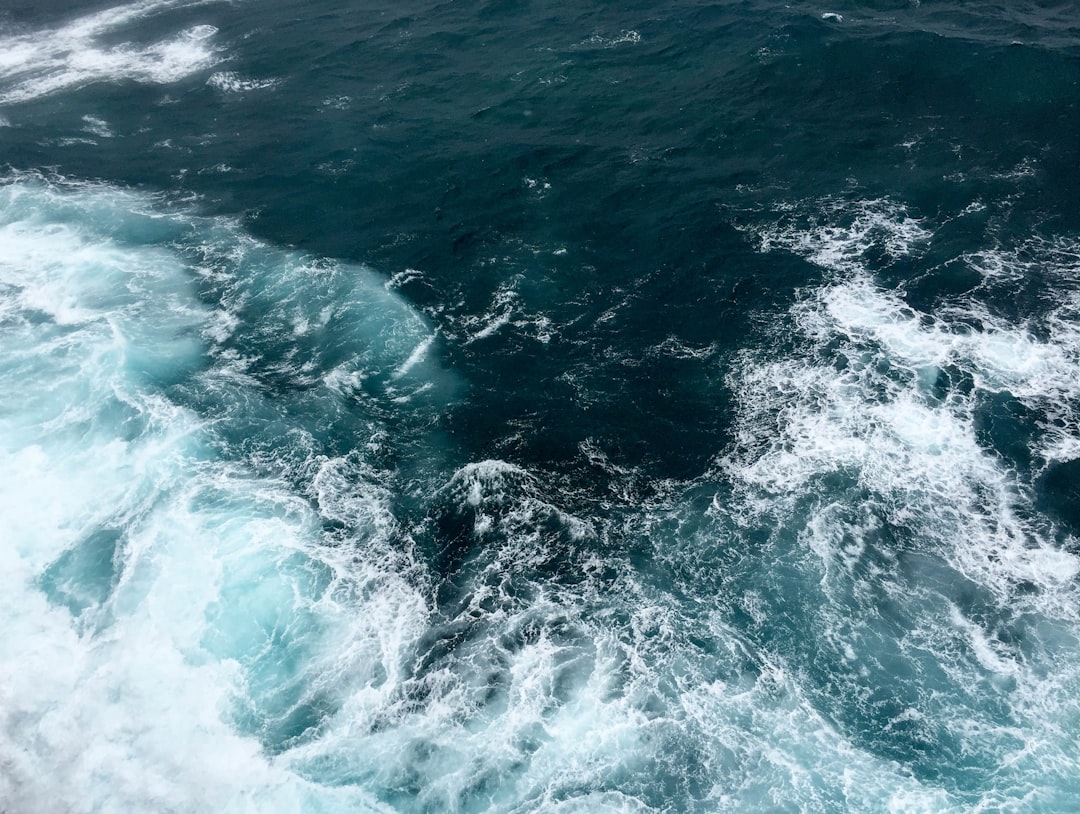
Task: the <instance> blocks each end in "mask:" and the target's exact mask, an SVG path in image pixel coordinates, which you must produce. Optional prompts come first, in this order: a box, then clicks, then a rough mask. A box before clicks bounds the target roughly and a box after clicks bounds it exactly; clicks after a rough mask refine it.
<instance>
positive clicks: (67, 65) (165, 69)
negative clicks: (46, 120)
mask: <svg viewBox="0 0 1080 814" xmlns="http://www.w3.org/2000/svg"><path fill="white" fill-rule="evenodd" d="M204 2H206V0H145V2H141V3H133V4H131V5H126V6H117V7H115V8H111V9H107V10H105V11H100V12H96V13H94V14H89V15H86V16H84V17H79V18H76V19H75V20H73V21H71V22H69V23H67V24H66V25H63V26H60V27H58V28H54V29H48V30H43V31H33V32H29V33H21V34H16V35H13V36H6V37H0V105H3V104H9V105H10V104H15V103H19V102H25V101H29V100H31V99H37V98H39V97H42V96H47V95H49V94H53V93H58V92H61V91H66V90H72V89H75V88H80V87H83V86H85V85H89V84H92V83H95V82H118V81H124V80H133V81H136V82H143V83H147V84H168V83H171V82H176V81H178V80H180V79H183V78H184V77H187V76H190V75H191V74H193V73H197V72H199V71H203V70H206V69H207V68H209V67H211V66H213V65H214V64H215V63H216V62H217V61H218V60H219V58H220V57H219V55H218V51H217V49H216V48H215V47H214V46H213V44H212V41H213V37H214V34H215V33H216V32H217V29H215V28H214V27H213V26H209V25H196V26H194V27H192V28H189V29H186V30H184V31H180V32H177V33H176V34H175V35H174V36H172V37H170V38H168V39H162V40H158V41H156V42H152V43H148V44H135V43H127V44H125V45H118V46H105V45H102V44H101V42H100V39H101V38H102V37H103V36H105V35H107V34H110V33H112V32H115V31H118V30H120V29H122V28H123V27H124V26H127V25H130V24H132V23H133V22H135V21H137V20H140V19H143V18H145V17H150V16H153V15H155V14H158V13H161V12H164V11H167V10H170V9H174V8H183V7H188V6H198V5H202V4H203V3H204Z"/></svg>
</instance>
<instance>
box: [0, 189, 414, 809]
mask: <svg viewBox="0 0 1080 814" xmlns="http://www.w3.org/2000/svg"><path fill="white" fill-rule="evenodd" d="M193 224H194V225H196V228H197V229H202V230H204V235H203V236H204V237H208V238H209V239H210V240H211V241H213V240H215V239H217V240H222V239H223V238H222V235H220V234H219V235H216V236H215V235H214V233H213V232H214V228H215V224H214V223H213V222H209V221H198V220H197V219H196V220H188V219H186V218H185V217H184V216H180V215H175V216H162V215H161V213H159V212H156V211H154V203H153V201H151V200H148V199H147V198H146V197H144V196H139V195H135V194H133V193H127V192H123V191H120V190H116V189H112V188H109V187H102V186H94V185H84V186H82V187H77V186H74V185H70V184H69V185H64V186H60V187H56V186H50V185H48V184H46V183H44V182H43V181H41V180H40V179H34V178H27V179H14V180H12V179H9V180H8V183H7V184H6V185H4V186H3V187H0V234H2V239H0V246H2V250H0V313H2V314H3V316H4V319H3V322H2V324H0V332H2V334H3V343H2V344H3V348H4V353H3V355H2V357H0V383H2V385H3V386H2V387H0V405H2V409H0V482H2V483H3V484H4V488H3V489H2V490H0V513H2V516H0V537H3V539H5V540H6V541H8V544H7V545H5V546H4V547H3V550H2V552H0V568H2V573H0V612H2V613H3V615H4V619H5V624H4V626H3V629H2V630H0V799H3V801H4V805H5V806H8V807H11V808H12V809H13V810H20V811H70V812H79V811H142V810H155V811H203V810H220V811H260V812H261V811H310V810H322V811H354V810H358V811H377V810H378V811H386V810H387V809H386V808H385V807H384V806H381V805H379V804H377V803H376V802H375V800H374V799H373V797H372V796H371V795H370V794H368V793H367V792H365V791H363V790H361V789H359V788H358V787H356V786H355V785H354V784H345V785H341V786H336V787H332V786H324V785H320V784H318V783H316V782H313V781H312V780H310V779H308V778H307V776H306V775H305V774H304V773H303V772H302V771H298V768H297V764H296V763H295V762H294V759H295V754H294V753H293V752H290V751H289V750H288V749H287V748H286V749H285V751H284V752H282V754H280V755H279V756H277V757H272V756H270V754H269V753H267V751H266V750H265V749H264V746H265V747H269V748H270V749H271V750H272V751H279V750H280V749H281V748H282V746H283V745H284V746H285V747H288V746H289V745H290V744H291V743H294V742H301V743H302V742H303V740H304V738H305V737H306V738H308V739H311V738H312V737H314V734H313V731H310V730H309V731H306V732H305V729H304V726H305V723H304V722H305V721H307V720H308V719H307V718H305V716H308V717H309V718H310V724H311V725H312V726H315V725H318V724H319V723H320V717H319V716H321V718H322V722H323V723H324V724H325V722H326V720H327V719H332V718H333V717H334V715H335V714H336V711H337V710H341V709H344V708H345V707H347V706H348V705H350V704H352V705H355V703H356V701H355V699H356V698H359V697H364V696H365V695H366V696H367V697H370V698H373V699H375V700H376V701H377V700H378V699H379V698H382V699H384V703H385V698H386V696H387V695H388V694H390V693H392V691H393V690H394V688H396V687H397V686H399V682H400V676H401V673H402V670H403V667H404V664H405V662H406V655H407V653H408V652H409V649H410V648H411V647H412V646H413V643H414V642H415V640H416V638H417V637H418V636H419V635H420V634H421V633H422V632H423V631H424V629H425V628H426V623H427V616H428V612H429V611H428V607H427V603H426V600H425V598H424V596H423V594H422V593H421V592H420V590H418V588H417V586H416V585H415V584H410V582H409V581H408V580H407V579H406V578H405V576H404V574H405V573H407V565H408V563H407V560H408V558H407V554H406V553H405V552H402V551H401V550H400V549H399V548H398V547H393V546H390V545H389V544H388V538H389V537H390V536H391V535H393V534H397V533H398V529H397V525H396V522H395V521H394V519H393V516H392V513H391V511H390V509H389V507H388V505H387V503H388V496H387V492H386V490H385V488H384V487H383V486H381V484H380V483H379V479H378V476H377V474H376V473H374V472H373V471H372V470H370V468H365V466H364V465H363V461H362V459H359V458H355V457H352V458H348V459H326V458H323V459H321V460H319V461H316V462H315V467H316V470H317V471H316V472H315V473H314V474H313V477H312V480H311V489H312V497H313V498H314V499H315V505H316V506H317V507H318V512H317V511H316V510H315V509H314V508H312V504H311V503H309V502H308V501H307V500H304V499H301V498H300V497H298V496H297V495H296V494H294V493H293V492H292V491H290V490H289V489H287V488H286V487H285V486H284V484H283V483H280V482H277V481H275V480H272V479H268V478H265V477H255V476H253V475H252V473H251V472H249V471H248V470H247V469H246V468H245V467H244V466H243V465H239V464H234V463H229V462H227V461H222V460H219V459H218V457H217V454H216V452H215V451H214V450H215V449H219V448H220V444H219V442H216V441H215V440H214V424H213V423H212V422H208V421H206V420H204V419H202V418H200V417H199V416H198V415H197V414H195V413H194V412H193V411H191V410H190V409H186V408H183V407H180V406H177V405H176V404H173V403H171V402H170V401H169V400H168V399H166V398H165V397H164V396H163V395H162V394H161V389H160V387H159V385H158V382H160V380H161V379H162V378H163V377H165V378H170V377H171V378H177V377H179V378H183V377H185V376H192V375H194V374H195V371H196V369H197V368H198V367H199V366H201V365H217V364H218V363H216V362H214V361H213V360H212V356H210V351H211V347H210V346H207V345H204V344H203V342H202V340H201V339H200V337H201V335H202V330H201V328H202V326H203V325H204V324H206V323H208V322H210V321H211V319H212V316H211V312H210V311H209V309H208V307H207V306H204V305H202V304H201V303H200V299H199V298H198V297H197V296H196V291H195V281H196V279H197V278H196V276H195V275H194V274H192V273H191V269H190V267H189V266H188V262H187V260H186V258H184V257H183V256H182V255H180V254H178V253H177V252H176V250H175V249H165V248H158V247H155V246H154V245H153V244H152V242H148V241H147V240H146V239H145V234H146V231H147V230H150V232H151V233H162V232H164V233H172V234H173V237H176V238H179V237H180V236H181V235H189V234H190V232H191V229H190V227H191V226H192V225H193ZM170 230H171V232H170ZM223 232H224V234H228V233H229V229H228V228H227V227H226V228H224V229H223ZM124 236H130V237H131V238H132V242H131V243H124V242H123V237H124ZM164 242H166V243H168V242H169V241H164ZM256 248H258V247H257V245H255V244H251V245H250V246H249V249H256ZM264 251H268V250H264ZM278 261H279V262H278V263H277V266H276V268H278V270H281V268H287V267H288V265H289V264H288V262H287V261H286V262H280V261H281V258H278ZM372 289H373V290H376V291H378V292H379V293H380V295H382V296H383V297H385V296H386V295H385V292H383V291H382V287H381V286H379V285H376V284H374V282H373V283H372ZM383 318H388V319H389V318H392V315H389V314H383ZM406 324H407V323H406ZM406 333H407V332H406ZM400 358H402V357H391V365H390V369H393V364H399V363H400V361H399V360H400ZM384 364H386V363H385V362H384ZM231 371H232V368H230V367H228V366H227V365H226V366H224V367H223V368H221V369H220V370H219V371H218V372H217V373H214V374H212V375H210V376H209V377H208V381H212V380H213V376H215V375H220V376H222V378H223V379H226V380H228V381H231V382H232V383H233V386H235V387H239V388H241V389H242V388H245V387H250V384H251V381H250V380H249V379H244V378H242V377H237V376H235V374H234V373H232V372H231ZM230 376H231V377H232V378H230ZM243 395H244V398H245V399H246V403H247V404H249V405H253V406H254V407H256V408H257V406H258V402H259V398H258V396H257V390H254V389H252V390H250V391H249V392H246V393H243ZM326 520H333V521H335V522H338V523H344V524H347V525H348V527H349V528H351V529H352V530H353V532H352V533H353V534H354V535H355V537H354V538H353V539H352V540H351V544H350V545H348V546H344V547H343V546H342V545H340V543H341V542H342V540H341V539H335V540H328V539H326V538H325V537H324V532H323V528H322V524H323V523H324V521H326ZM102 541H104V542H102ZM328 543H334V544H328ZM103 545H107V546H108V548H107V549H102V548H101V547H102V546H103ZM95 546H96V548H95ZM80 558H81V559H80ZM373 703H374V702H373ZM308 710H311V711H312V712H310V713H309V712H308ZM315 711H317V714H316V712H315ZM293 719H296V720H298V721H299V722H300V723H292V722H291V721H293ZM260 738H262V739H265V743H264V742H262V741H261V740H260ZM290 739H291V740H290ZM57 777H62V778H64V782H63V783H61V784H57V783H56V782H54V781H55V778H57Z"/></svg>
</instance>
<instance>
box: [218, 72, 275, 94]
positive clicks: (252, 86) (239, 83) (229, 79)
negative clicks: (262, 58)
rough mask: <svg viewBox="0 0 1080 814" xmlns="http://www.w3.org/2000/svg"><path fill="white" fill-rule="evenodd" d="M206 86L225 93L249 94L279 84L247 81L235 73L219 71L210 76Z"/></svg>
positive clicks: (271, 80)
mask: <svg viewBox="0 0 1080 814" xmlns="http://www.w3.org/2000/svg"><path fill="white" fill-rule="evenodd" d="M206 84H207V85H209V86H210V87H212V88H217V89H218V90H220V91H224V92H225V93H247V92H248V91H253V90H265V89H266V88H272V87H274V86H275V85H277V84H278V80H277V79H245V78H244V77H242V76H240V74H238V73H234V72H233V71H219V72H217V73H212V74H210V78H209V79H207V80H206Z"/></svg>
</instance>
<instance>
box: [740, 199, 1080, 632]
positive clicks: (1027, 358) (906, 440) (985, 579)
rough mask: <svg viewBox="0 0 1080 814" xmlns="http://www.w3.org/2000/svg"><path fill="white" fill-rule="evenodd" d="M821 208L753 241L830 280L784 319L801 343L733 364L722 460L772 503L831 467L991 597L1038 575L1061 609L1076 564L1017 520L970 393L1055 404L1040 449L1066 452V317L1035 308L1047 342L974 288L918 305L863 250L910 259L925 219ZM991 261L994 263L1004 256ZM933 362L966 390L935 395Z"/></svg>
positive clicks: (1025, 509)
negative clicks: (732, 414) (730, 441)
mask: <svg viewBox="0 0 1080 814" xmlns="http://www.w3.org/2000/svg"><path fill="white" fill-rule="evenodd" d="M822 212H823V213H824V217H820V218H819V219H817V220H816V222H813V221H811V222H809V223H808V221H807V219H805V218H800V217H799V216H797V215H796V214H789V215H785V216H783V217H782V219H781V220H780V221H779V222H778V223H776V224H772V225H768V226H765V227H763V228H761V229H759V230H756V233H757V235H758V239H759V241H760V244H759V245H760V247H761V248H762V250H765V251H768V250H773V249H775V248H783V249H786V250H790V251H795V252H798V253H800V254H803V255H804V256H806V257H807V258H808V259H809V260H811V261H812V262H814V263H816V264H818V265H820V266H822V267H823V268H826V269H828V270H829V271H830V272H832V274H833V276H832V277H830V278H829V279H828V280H827V281H826V283H825V284H824V285H822V286H821V287H820V288H817V289H811V290H808V291H807V292H806V295H805V296H804V298H803V299H802V300H801V301H800V302H798V303H797V304H796V305H795V306H794V307H793V309H792V310H791V313H790V315H789V320H790V322H789V324H790V325H792V326H794V327H795V329H796V331H797V333H798V334H799V335H801V336H802V337H803V339H804V341H808V345H807V346H806V351H805V352H804V353H800V354H797V355H795V356H793V357H789V358H787V359H781V360H775V359H760V358H758V356H757V355H756V354H755V353H754V352H750V353H748V354H747V356H746V357H745V359H744V360H743V363H742V364H741V365H740V366H739V370H738V371H737V373H736V374H735V375H733V377H732V379H731V382H732V386H733V388H734V389H735V391H736V392H737V394H738V397H739V400H740V403H741V404H742V405H743V409H744V413H743V415H742V420H741V421H740V424H739V427H740V433H741V435H740V438H739V440H738V443H737V447H736V452H735V453H734V455H732V456H729V457H728V458H727V459H726V461H725V467H726V468H727V469H728V471H729V472H731V473H732V474H733V475H735V476H736V477H737V479H738V480H739V481H740V482H741V483H743V484H747V485H753V486H754V487H755V488H757V489H761V490H764V491H765V492H766V493H768V494H769V495H772V496H775V499H778V500H781V501H783V500H786V499H788V498H789V497H790V498H791V499H795V497H796V496H798V495H803V494H805V493H806V492H807V490H809V489H811V488H812V484H813V483H814V482H816V481H817V480H819V479H820V478H822V477H823V476H825V475H826V474H827V473H835V474H837V475H843V476H845V477H849V478H852V479H856V480H857V482H858V484H859V485H860V486H861V487H862V488H863V489H865V490H866V491H867V492H868V497H867V498H866V499H867V500H870V501H872V502H873V505H875V507H876V510H877V511H881V512H884V513H885V517H886V518H888V519H889V521H890V522H893V523H896V524H898V525H900V526H907V525H909V524H911V523H915V524H917V526H918V528H919V534H920V536H923V537H925V538H926V539H927V540H933V541H935V543H934V544H935V545H937V546H939V547H940V550H942V551H943V552H944V553H945V554H946V556H947V557H948V559H949V560H950V562H951V563H952V564H953V565H954V566H955V567H956V568H957V569H958V570H960V571H961V572H962V573H964V574H965V575H966V576H968V577H969V578H971V579H973V580H975V581H977V582H981V583H983V584H986V585H987V586H988V587H991V588H992V589H993V590H994V591H995V592H997V593H999V595H1001V596H1008V595H1010V593H1011V590H1012V589H1011V587H1010V586H1011V585H1012V584H1013V583H1014V581H1029V582H1033V583H1035V584H1037V585H1040V586H1042V587H1044V588H1045V589H1046V590H1047V592H1048V593H1047V594H1046V595H1045V596H1043V598H1042V601H1043V602H1044V603H1045V606H1044V608H1043V610H1044V611H1046V612H1051V613H1066V614H1067V615H1069V616H1071V615H1072V614H1071V612H1069V611H1068V610H1067V608H1068V605H1069V602H1070V601H1071V600H1069V599H1068V597H1069V596H1071V588H1068V586H1069V584H1070V580H1072V578H1073V577H1074V576H1075V575H1076V573H1077V572H1078V569H1080V560H1078V559H1077V558H1076V556H1075V555H1073V554H1072V553H1070V552H1069V551H1068V550H1066V549H1063V548H1060V547H1059V546H1058V544H1057V543H1055V542H1053V539H1054V534H1053V530H1052V529H1051V528H1048V527H1047V526H1046V525H1045V522H1043V523H1041V524H1040V522H1036V521H1034V520H1029V519H1024V518H1026V517H1028V516H1029V515H1030V503H1029V500H1030V498H1029V497H1028V490H1027V486H1026V484H1025V483H1024V482H1023V481H1022V480H1019V479H1018V476H1017V474H1016V473H1015V472H1013V471H1011V470H1010V468H1009V467H1008V465H1007V464H1005V463H1003V462H1002V461H1000V460H999V459H998V457H997V456H996V455H995V454H994V453H993V451H990V450H987V449H985V448H984V447H983V444H982V442H981V441H980V439H979V436H978V432H977V421H978V416H977V411H978V409H979V406H978V402H977V394H979V393H998V392H1000V393H1008V394H1010V395H1011V396H1013V397H1015V398H1017V399H1019V400H1020V401H1022V402H1024V403H1025V404H1028V405H1030V406H1031V407H1032V408H1033V409H1038V410H1043V411H1046V412H1047V413H1048V414H1049V415H1048V418H1047V419H1046V420H1044V421H1043V422H1042V428H1043V431H1044V436H1043V438H1042V439H1039V440H1037V441H1036V446H1035V448H1034V450H1033V451H1034V452H1036V453H1037V454H1038V455H1040V456H1042V457H1043V458H1044V459H1047V460H1049V459H1052V458H1053V457H1054V456H1055V455H1060V454H1061V453H1062V451H1064V450H1069V449H1072V448H1074V447H1073V446H1072V445H1070V443H1068V441H1069V440H1073V439H1074V436H1075V433H1076V428H1077V420H1076V414H1077V409H1078V406H1080V342H1077V338H1078V336H1080V335H1077V334H1076V331H1075V328H1074V326H1073V324H1072V323H1071V321H1070V320H1067V319H1064V318H1062V316H1061V309H1062V308H1064V307H1065V306H1060V307H1058V308H1057V309H1055V310H1054V311H1052V312H1051V314H1050V316H1049V318H1046V319H1045V322H1044V324H1045V325H1046V326H1047V327H1048V328H1049V331H1048V333H1049V339H1038V338H1036V336H1035V335H1034V334H1033V332H1032V331H1031V330H1030V329H1029V327H1028V326H1027V325H1012V324H1009V323H1008V322H1007V321H1005V320H1004V319H1002V318H1001V317H997V316H994V315H993V314H991V313H990V311H989V310H988V309H987V308H985V307H984V306H981V305H980V304H979V303H978V302H977V301H973V300H970V299H969V300H966V301H962V302H957V303H955V304H952V305H950V306H949V307H946V308H943V309H941V310H940V311H939V313H938V314H936V315H935V316H930V315H928V314H923V313H918V312H917V311H915V310H914V309H912V308H911V307H910V306H908V305H907V304H906V303H905V302H904V300H903V299H902V297H901V296H900V295H899V294H898V293H896V292H890V291H886V290H884V289H883V288H881V287H880V286H879V285H878V284H877V283H875V282H874V280H873V279H872V278H871V276H870V274H869V273H868V271H867V269H866V263H867V261H866V258H867V257H868V256H870V253H871V252H873V253H875V256H876V257H877V258H878V262H884V263H886V264H888V263H889V262H891V261H892V260H893V259H896V258H899V257H902V256H906V255H909V254H910V253H911V252H912V251H913V250H914V249H916V248H917V247H918V246H920V245H921V244H925V243H926V242H927V241H929V239H930V232H929V231H928V230H927V228H926V227H925V225H924V224H922V223H921V222H919V221H918V220H916V219H914V218H912V217H911V216H910V215H909V214H908V213H907V212H906V211H905V210H904V209H903V208H902V207H899V206H897V205H895V204H892V203H890V202H887V201H866V202H859V203H856V204H853V205H852V206H851V211H844V209H843V207H842V206H839V205H837V204H836V203H835V202H832V201H828V202H826V204H825V205H824V207H823V209H822ZM979 257H980V258H982V259H983V260H984V261H985V260H986V257H987V255H979ZM986 265H988V266H989V267H990V268H991V269H993V270H994V272H995V274H996V271H997V269H998V268H999V264H995V263H987V264H986ZM973 326H979V327H973ZM943 371H951V374H950V375H951V376H952V377H954V379H955V377H956V376H957V375H958V372H959V373H960V374H966V375H968V376H970V378H971V380H972V382H973V384H974V390H973V391H971V392H967V391H958V390H954V389H952V388H951V387H947V389H946V390H945V391H944V392H939V391H938V390H937V387H938V379H939V375H940V374H941V373H942V372H943ZM761 505H765V504H761ZM829 526H830V523H828V522H823V524H822V525H821V526H820V528H819V530H818V531H817V532H814V533H813V534H810V535H809V536H808V537H807V538H806V539H807V540H808V542H809V543H810V544H811V545H814V546H821V548H820V549H819V553H820V554H821V555H822V557H823V559H824V560H830V559H831V557H832V556H834V555H835V556H837V557H839V558H840V560H844V559H845V557H847V555H846V554H844V553H843V551H840V550H837V549H835V548H834V549H833V551H832V553H831V554H830V553H828V550H829V549H830V547H831V546H833V545H834V543H830V542H828V540H829V539H830V534H829V533H825V532H822V531H821V529H825V528H827V527H829ZM839 539H841V538H840V537H835V538H834V542H835V540H839ZM1060 591H1064V593H1061V592H1060ZM1055 597H1056V598H1055Z"/></svg>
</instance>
